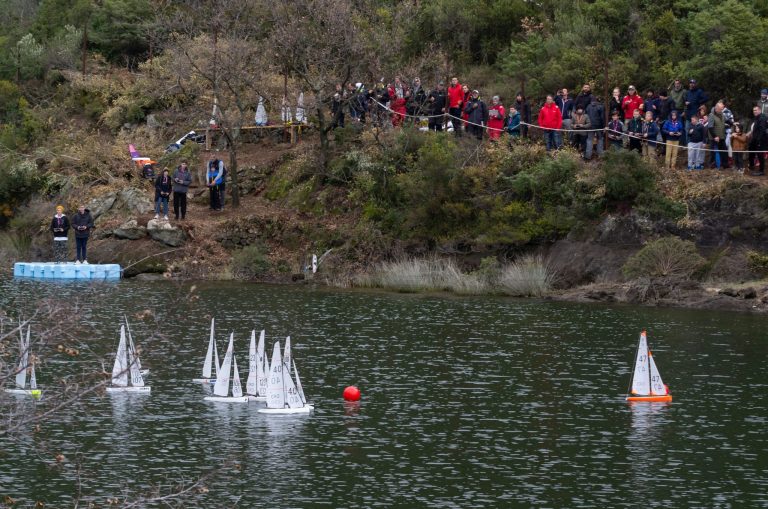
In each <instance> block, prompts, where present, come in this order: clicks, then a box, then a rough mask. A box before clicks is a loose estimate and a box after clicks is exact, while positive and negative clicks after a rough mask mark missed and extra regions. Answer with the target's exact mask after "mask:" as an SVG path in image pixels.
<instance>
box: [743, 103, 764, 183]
mask: <svg viewBox="0 0 768 509" xmlns="http://www.w3.org/2000/svg"><path fill="white" fill-rule="evenodd" d="M752 114H753V115H754V117H755V120H754V121H753V122H752V127H750V129H749V134H748V138H749V140H750V141H749V150H751V151H757V153H756V154H749V169H750V170H751V171H752V175H765V151H766V150H768V116H766V115H765V114H763V113H762V112H761V109H760V106H755V107H754V108H752ZM755 157H757V162H758V164H759V165H760V167H759V171H757V172H755Z"/></svg>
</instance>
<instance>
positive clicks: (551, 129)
mask: <svg viewBox="0 0 768 509" xmlns="http://www.w3.org/2000/svg"><path fill="white" fill-rule="evenodd" d="M371 100H372V101H373V102H374V103H376V104H378V105H379V106H380V107H381V108H382V109H384V110H386V111H389V112H390V113H392V114H394V115H399V116H401V117H403V118H404V119H405V118H413V119H419V120H421V119H424V118H426V119H430V118H440V117H443V118H445V117H448V118H451V119H454V120H458V121H460V122H465V123H466V124H469V125H473V126H477V127H482V128H483V129H487V130H490V131H499V132H506V129H504V128H502V129H499V128H497V127H488V126H487V125H483V124H478V123H476V122H470V121H469V120H464V119H462V118H460V117H457V116H455V115H451V114H450V113H440V114H438V115H408V114H407V113H401V112H399V111H395V110H393V109H392V108H390V107H389V106H387V105H386V104H382V103H380V102H379V101H377V100H376V99H371ZM519 125H524V126H527V127H531V128H533V129H541V130H542V131H556V132H561V133H585V134H586V133H598V132H608V133H614V134H618V135H620V136H626V137H627V138H633V139H636V140H640V141H644V142H646V143H649V142H650V143H653V144H654V145H663V146H665V147H671V146H677V147H678V150H679V149H682V150H699V151H701V152H718V153H719V152H729V153H732V154H765V153H767V152H768V150H732V149H729V148H725V149H723V150H719V149H712V148H706V147H703V146H702V147H700V148H698V149H694V148H691V149H689V148H688V145H682V144H678V145H674V144H671V143H668V142H665V141H656V140H649V139H646V138H643V137H642V136H637V135H634V134H632V133H625V132H623V131H616V130H614V129H608V128H607V127H604V128H602V129H563V128H557V127H542V126H540V125H537V124H530V123H528V122H523V121H522V120H521V121H520V124H519ZM454 129H456V127H455V126H454ZM701 143H703V142H701Z"/></svg>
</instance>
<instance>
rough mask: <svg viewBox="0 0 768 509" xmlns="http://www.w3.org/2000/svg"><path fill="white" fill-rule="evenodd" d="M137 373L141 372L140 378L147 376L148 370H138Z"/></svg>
mask: <svg viewBox="0 0 768 509" xmlns="http://www.w3.org/2000/svg"><path fill="white" fill-rule="evenodd" d="M139 371H140V372H141V376H147V375H148V374H149V370H148V369H142V370H139Z"/></svg>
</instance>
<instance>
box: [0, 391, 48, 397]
mask: <svg viewBox="0 0 768 509" xmlns="http://www.w3.org/2000/svg"><path fill="white" fill-rule="evenodd" d="M5 392H7V393H9V394H22V395H25V396H32V397H33V398H39V397H41V396H42V395H43V391H42V390H40V389H6V390H5Z"/></svg>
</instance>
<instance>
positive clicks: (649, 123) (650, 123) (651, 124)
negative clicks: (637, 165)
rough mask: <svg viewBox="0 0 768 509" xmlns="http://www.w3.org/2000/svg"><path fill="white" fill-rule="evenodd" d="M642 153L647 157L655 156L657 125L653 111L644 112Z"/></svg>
mask: <svg viewBox="0 0 768 509" xmlns="http://www.w3.org/2000/svg"><path fill="white" fill-rule="evenodd" d="M641 132H642V138H643V155H644V156H645V157H647V158H648V159H651V160H652V159H653V158H654V157H656V137H657V136H658V135H659V126H658V125H657V124H656V121H655V120H654V119H653V113H652V112H650V111H646V112H645V122H643V127H642V130H641Z"/></svg>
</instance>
